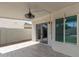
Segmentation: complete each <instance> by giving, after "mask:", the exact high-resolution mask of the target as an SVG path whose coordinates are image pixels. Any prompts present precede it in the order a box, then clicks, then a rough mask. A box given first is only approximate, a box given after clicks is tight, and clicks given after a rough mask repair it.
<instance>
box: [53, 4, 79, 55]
mask: <svg viewBox="0 0 79 59" xmlns="http://www.w3.org/2000/svg"><path fill="white" fill-rule="evenodd" d="M78 6H79V4H76V5H73V6H69V7H66V8H64V9H61V10H59V11H57V12H55V13H53V17H54V19H52V34H53V35H52V48H53V49H54V50H55V51H58V52H60V53H63V54H66V55H69V56H79V52H78V51H79V15H78V14H79V7H78ZM64 14H65V16H71V15H77V40H78V44H77V45H74V44H69V43H61V42H56V41H55V19H56V18H61V17H63V16H64Z"/></svg>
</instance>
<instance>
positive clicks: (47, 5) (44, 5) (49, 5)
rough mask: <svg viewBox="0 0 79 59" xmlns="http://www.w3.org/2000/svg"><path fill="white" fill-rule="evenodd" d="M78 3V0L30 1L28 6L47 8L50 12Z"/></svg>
mask: <svg viewBox="0 0 79 59" xmlns="http://www.w3.org/2000/svg"><path fill="white" fill-rule="evenodd" d="M74 4H77V3H76V2H28V3H26V5H27V7H29V8H31V9H34V10H36V9H46V10H48V11H50V12H54V11H57V10H59V9H62V8H65V7H67V6H70V5H74Z"/></svg>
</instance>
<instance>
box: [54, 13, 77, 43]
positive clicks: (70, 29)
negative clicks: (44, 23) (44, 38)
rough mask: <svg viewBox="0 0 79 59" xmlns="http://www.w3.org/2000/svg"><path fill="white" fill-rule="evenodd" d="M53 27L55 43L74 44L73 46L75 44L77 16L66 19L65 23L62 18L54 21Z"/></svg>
mask: <svg viewBox="0 0 79 59" xmlns="http://www.w3.org/2000/svg"><path fill="white" fill-rule="evenodd" d="M55 25H56V26H55V28H56V32H55V40H56V41H59V42H66V43H74V44H76V43H77V16H76V15H74V16H69V17H66V21H65V22H64V19H63V18H60V19H56V23H55ZM64 25H65V27H64ZM63 29H65V31H63ZM64 33H65V34H64ZM64 38H65V40H64Z"/></svg>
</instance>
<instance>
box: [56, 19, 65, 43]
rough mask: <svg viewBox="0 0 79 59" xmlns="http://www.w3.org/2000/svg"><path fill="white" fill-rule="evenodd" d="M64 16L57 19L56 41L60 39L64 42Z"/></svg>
mask: <svg viewBox="0 0 79 59" xmlns="http://www.w3.org/2000/svg"><path fill="white" fill-rule="evenodd" d="M63 23H64V21H63V18H60V19H56V23H55V24H56V34H55V38H56V41H59V42H63V41H64V40H63V36H64V35H63Z"/></svg>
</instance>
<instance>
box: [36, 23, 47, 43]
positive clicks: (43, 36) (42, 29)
mask: <svg viewBox="0 0 79 59" xmlns="http://www.w3.org/2000/svg"><path fill="white" fill-rule="evenodd" d="M36 39H37V41H40V42H41V43H45V44H48V23H41V24H36Z"/></svg>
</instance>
